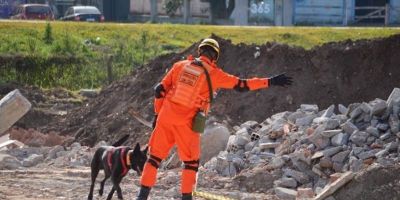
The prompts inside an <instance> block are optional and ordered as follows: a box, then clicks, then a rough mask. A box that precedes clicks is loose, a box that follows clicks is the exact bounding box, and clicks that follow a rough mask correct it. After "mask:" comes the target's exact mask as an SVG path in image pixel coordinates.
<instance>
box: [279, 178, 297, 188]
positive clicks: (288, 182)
mask: <svg viewBox="0 0 400 200" xmlns="http://www.w3.org/2000/svg"><path fill="white" fill-rule="evenodd" d="M274 184H275V185H277V186H279V187H285V188H296V187H297V182H296V180H294V178H289V177H283V178H281V179H279V180H276V181H275V182H274Z"/></svg>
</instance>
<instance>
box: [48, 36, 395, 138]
mask: <svg viewBox="0 0 400 200" xmlns="http://www.w3.org/2000/svg"><path fill="white" fill-rule="evenodd" d="M213 37H214V38H216V39H217V40H218V41H219V42H220V45H221V49H222V55H221V57H220V58H221V59H220V60H219V65H220V66H221V67H222V68H223V69H224V70H225V71H226V72H229V73H231V74H234V75H237V76H240V77H243V78H251V77H254V76H258V77H265V76H271V75H274V74H278V73H281V72H287V73H288V74H289V75H290V76H293V77H294V84H293V86H291V87H289V88H280V87H271V88H270V89H268V90H260V91H256V92H247V93H238V92H236V91H227V90H225V91H220V92H219V94H218V97H217V99H216V101H215V104H214V105H213V113H212V114H213V115H214V116H217V117H218V118H219V119H220V120H223V119H226V120H228V122H230V124H231V125H235V124H239V123H241V122H244V121H247V120H257V121H262V120H264V119H265V118H267V117H268V116H270V115H271V114H273V113H277V112H281V111H285V110H294V109H296V108H297V107H299V105H300V104H305V103H309V104H318V105H319V106H320V107H321V108H325V107H327V106H329V105H331V104H338V103H342V104H348V103H351V102H360V101H369V100H372V99H374V98H376V97H379V98H385V97H387V96H388V95H389V94H390V91H391V90H392V89H393V88H394V87H396V86H398V85H399V83H400V79H398V78H397V77H399V75H400V68H399V67H398V66H399V65H400V51H399V50H398V48H399V46H400V35H396V36H392V37H389V38H384V39H375V40H359V41H355V42H353V41H350V40H349V41H343V42H339V43H328V44H325V45H323V46H320V47H316V48H314V49H311V50H304V49H303V48H298V47H289V46H287V45H282V44H276V43H267V44H265V45H262V46H255V45H245V44H238V45H234V44H232V43H231V42H230V41H229V40H224V39H222V38H219V37H217V36H213ZM196 46H197V44H194V45H193V46H191V47H190V48H188V49H187V50H185V51H183V52H182V53H179V54H169V55H165V56H161V57H158V58H156V59H154V60H153V61H151V62H150V63H149V64H148V65H147V66H145V67H144V68H141V69H138V70H136V71H135V72H134V73H133V74H132V75H130V76H127V77H125V78H123V79H122V80H120V81H116V82H114V83H112V84H111V85H109V86H107V87H105V88H104V89H103V91H102V92H101V93H100V95H99V96H98V97H97V98H95V99H93V100H91V101H89V102H88V103H87V104H86V105H84V106H83V107H82V108H79V109H77V110H75V111H73V112H70V114H69V115H68V116H67V120H66V121H65V122H63V123H62V126H61V125H60V124H58V125H55V126H53V127H51V128H49V130H54V129H55V130H60V131H62V132H63V133H64V134H67V135H75V136H76V138H77V139H78V140H79V141H81V142H83V143H84V144H89V145H93V144H95V143H96V142H97V141H99V140H116V139H117V138H118V137H119V136H120V135H122V134H127V133H128V134H131V140H132V141H140V142H146V140H147V137H148V134H147V135H146V134H144V133H148V132H150V130H149V129H145V128H144V126H142V125H141V124H140V123H138V122H137V121H136V120H134V119H132V118H131V117H130V116H129V115H128V114H127V107H128V106H133V107H134V108H135V109H136V110H137V111H139V112H140V113H142V115H143V116H144V117H145V118H146V119H147V120H149V121H150V120H151V118H152V114H153V108H152V99H153V91H152V88H153V86H154V85H155V84H156V83H157V82H158V81H159V80H160V79H161V78H162V77H163V75H164V73H165V71H166V70H168V68H170V67H171V65H172V64H173V63H174V62H176V61H178V60H180V59H182V58H183V57H185V56H187V55H189V54H195V52H196ZM256 48H259V51H260V56H259V57H258V58H255V56H254V54H255V53H256V52H257V51H258V50H257V49H256ZM78 130H79V131H78ZM143 130H145V131H143Z"/></svg>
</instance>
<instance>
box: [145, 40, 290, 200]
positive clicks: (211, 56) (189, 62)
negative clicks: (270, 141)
mask: <svg viewBox="0 0 400 200" xmlns="http://www.w3.org/2000/svg"><path fill="white" fill-rule="evenodd" d="M198 54H199V58H196V59H194V58H193V57H192V56H189V57H188V59H186V60H183V61H179V62H177V63H175V64H174V65H173V67H172V69H171V70H170V71H169V72H168V73H167V74H166V76H165V77H164V78H163V79H162V81H161V83H159V84H158V85H157V86H156V87H155V88H154V90H155V101H154V107H155V113H156V120H157V121H154V124H153V125H155V127H154V130H153V133H152V135H151V137H150V141H149V147H150V155H149V158H148V160H147V162H146V164H145V166H144V170H143V174H142V177H141V188H140V191H139V194H138V197H137V199H138V200H145V199H147V197H148V195H149V192H150V189H151V187H153V186H154V184H155V182H156V175H157V169H158V167H159V166H160V163H161V161H162V160H163V159H165V158H167V156H168V154H169V151H170V149H171V148H172V146H173V145H174V144H176V146H177V151H178V155H179V158H180V159H181V160H182V161H183V163H184V168H183V170H182V177H181V192H182V199H183V200H191V199H192V192H193V190H194V186H195V183H196V173H197V170H198V167H199V158H200V134H199V133H197V132H194V131H193V130H192V120H193V118H194V116H195V115H196V113H197V112H198V111H199V110H201V111H204V112H205V113H207V112H208V110H209V108H210V93H209V86H208V82H207V78H206V75H205V72H204V69H203V68H202V67H200V65H202V66H203V67H205V69H207V71H208V73H209V77H210V79H211V85H212V90H213V92H215V91H216V90H218V89H220V88H223V89H235V90H237V91H239V92H244V91H249V90H257V89H261V88H268V87H269V86H273V85H278V86H288V85H291V84H292V78H291V77H288V76H286V75H285V74H280V75H278V76H274V77H271V78H252V79H240V78H238V77H236V76H233V75H230V74H227V73H225V72H224V71H222V70H221V69H220V68H219V67H218V66H217V65H216V62H217V60H218V57H219V54H220V48H219V44H218V42H217V41H215V40H214V39H210V38H208V39H204V40H203V41H202V42H201V43H200V45H199V46H198ZM157 116H158V117H157Z"/></svg>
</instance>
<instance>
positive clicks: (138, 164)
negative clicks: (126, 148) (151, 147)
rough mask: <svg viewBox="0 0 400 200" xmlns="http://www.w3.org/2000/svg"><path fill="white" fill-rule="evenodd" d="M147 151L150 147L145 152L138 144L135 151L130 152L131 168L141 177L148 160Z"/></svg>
mask: <svg viewBox="0 0 400 200" xmlns="http://www.w3.org/2000/svg"><path fill="white" fill-rule="evenodd" d="M147 150H148V147H146V148H145V149H144V150H141V149H140V144H139V143H137V144H136V146H135V149H134V150H133V151H132V152H130V153H131V155H130V161H131V168H132V169H133V170H135V171H136V172H137V173H138V174H139V175H141V174H142V171H143V167H144V164H145V163H146V160H147Z"/></svg>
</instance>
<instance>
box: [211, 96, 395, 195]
mask: <svg viewBox="0 0 400 200" xmlns="http://www.w3.org/2000/svg"><path fill="white" fill-rule="evenodd" d="M399 114H400V89H399V88H395V89H394V90H393V91H392V93H391V95H390V96H389V98H388V99H387V100H386V101H385V100H382V99H375V100H373V101H371V102H368V103H366V102H363V103H353V104H350V105H349V106H348V107H345V106H343V105H341V104H339V105H338V106H337V107H336V106H335V105H331V106H329V107H328V108H327V109H325V110H322V111H320V110H319V108H318V106H317V105H309V104H302V105H301V106H300V108H299V109H297V111H295V112H288V111H286V112H281V113H278V114H275V115H273V116H271V117H270V118H268V119H266V120H265V121H263V122H262V123H257V122H255V121H248V122H246V123H244V124H242V125H241V126H240V127H235V130H236V132H235V134H234V135H231V136H230V138H229V141H228V144H227V148H226V150H225V151H221V152H220V153H219V155H218V156H216V157H214V158H212V159H211V160H210V161H208V162H207V163H206V164H205V166H204V168H205V169H204V170H206V171H209V172H214V173H218V174H219V175H222V176H228V177H234V179H236V180H237V182H238V183H239V184H237V185H236V186H232V187H233V188H235V187H240V180H242V179H243V180H246V185H247V187H249V188H248V189H247V190H249V189H251V190H253V191H259V190H264V191H268V190H269V191H270V190H271V188H273V190H274V192H275V194H276V195H277V196H278V197H280V198H282V199H295V198H296V196H297V197H298V198H313V197H314V196H316V195H318V194H320V193H321V192H324V191H323V190H324V188H325V190H326V186H328V185H329V184H331V183H333V182H335V181H336V182H335V184H344V183H345V182H344V181H349V180H350V179H351V178H352V173H350V172H358V171H360V170H362V169H364V168H365V167H367V166H369V165H371V164H374V163H375V164H379V165H380V166H386V167H387V166H394V165H395V164H396V163H398V162H399V159H400V158H399V152H400V148H399V138H400V130H399V128H400V120H399ZM260 170H261V171H262V172H263V173H255V172H256V171H260ZM349 171H350V172H349ZM249 172H251V173H249ZM345 172H349V173H348V174H346V173H345ZM343 173H344V175H346V176H345V177H343V176H344V175H343ZM251 174H252V175H251ZM254 174H257V175H254ZM244 177H245V178H244ZM262 177H265V178H262ZM257 179H263V180H257ZM271 179H272V180H271ZM338 179H340V180H339V183H337V180H338ZM262 181H264V184H253V183H255V182H259V183H260V182H262ZM272 182H273V184H271V183H272ZM266 185H269V186H266Z"/></svg>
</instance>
